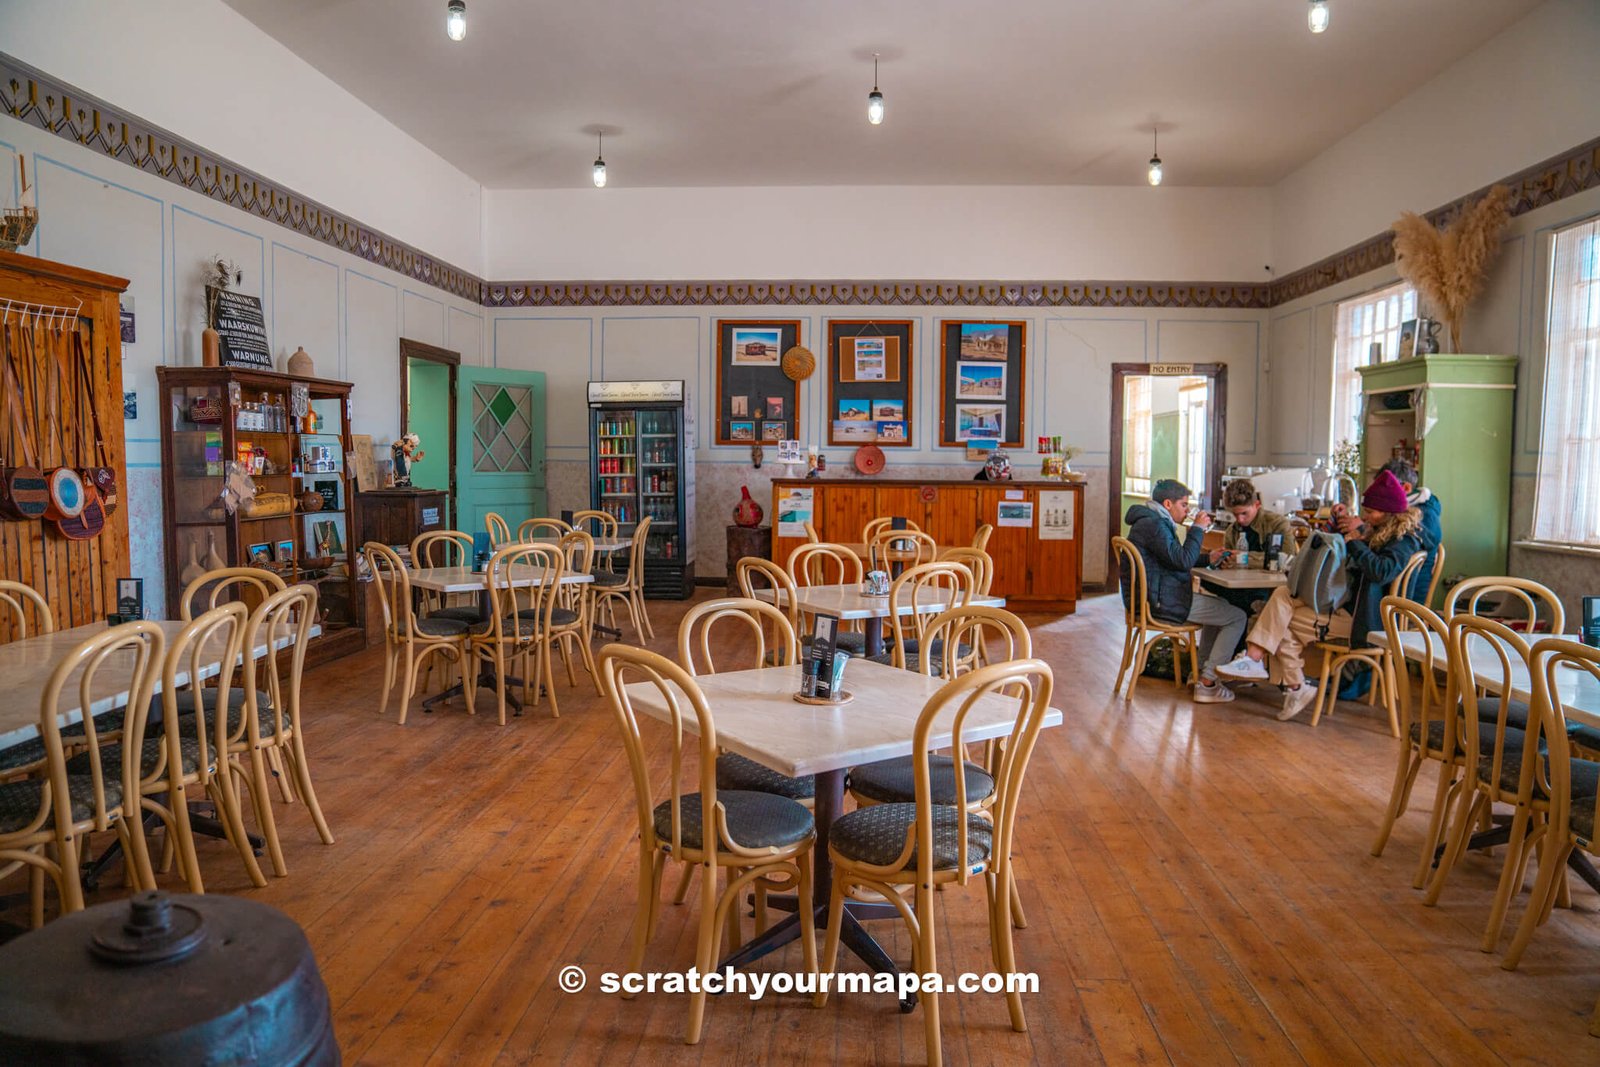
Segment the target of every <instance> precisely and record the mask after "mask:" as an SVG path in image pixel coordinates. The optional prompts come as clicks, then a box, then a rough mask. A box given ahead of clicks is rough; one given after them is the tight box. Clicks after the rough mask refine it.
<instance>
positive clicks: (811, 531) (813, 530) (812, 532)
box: [801, 519, 822, 544]
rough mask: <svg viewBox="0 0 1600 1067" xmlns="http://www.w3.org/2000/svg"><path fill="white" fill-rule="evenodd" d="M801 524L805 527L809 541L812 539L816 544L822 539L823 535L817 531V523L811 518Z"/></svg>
mask: <svg viewBox="0 0 1600 1067" xmlns="http://www.w3.org/2000/svg"><path fill="white" fill-rule="evenodd" d="M801 525H802V526H804V527H805V531H806V540H807V541H810V542H811V543H812V544H816V543H817V542H818V541H821V540H822V535H821V534H819V533H818V532H817V524H816V523H814V522H812V521H811V520H810V519H807V520H806V521H805V522H804V523H802V524H801Z"/></svg>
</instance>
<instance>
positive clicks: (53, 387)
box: [33, 332, 85, 532]
mask: <svg viewBox="0 0 1600 1067" xmlns="http://www.w3.org/2000/svg"><path fill="white" fill-rule="evenodd" d="M59 336H60V335H59V334H58V335H57V337H58V338H59ZM33 350H34V356H35V358H36V359H37V361H38V362H39V363H41V364H43V366H44V368H45V387H46V395H45V409H44V421H45V422H46V423H47V424H49V427H50V432H51V433H52V434H53V435H54V436H55V439H56V454H57V456H58V457H59V458H60V459H61V461H62V462H61V463H60V464H59V465H57V466H54V467H51V468H49V469H48V470H46V471H45V472H44V477H45V483H46V484H47V485H48V486H49V488H50V504H49V506H48V507H46V508H45V512H44V517H45V521H46V522H49V523H51V524H53V525H54V526H55V527H56V530H57V531H58V532H60V531H61V523H62V522H64V521H70V520H73V519H76V518H77V517H78V516H79V515H81V514H83V505H84V495H85V494H84V487H83V478H82V477H80V476H79V474H78V472H77V471H76V470H74V469H73V468H72V466H71V459H72V457H71V456H70V455H69V454H68V452H67V441H66V436H65V435H64V434H63V433H62V432H61V420H60V419H58V418H57V417H56V413H57V412H59V411H60V410H61V363H60V360H59V359H57V357H56V356H55V353H54V351H53V350H52V348H51V345H50V342H49V340H48V339H46V340H45V341H44V343H43V344H41V343H40V340H39V335H38V333H37V332H35V334H34V348H33Z"/></svg>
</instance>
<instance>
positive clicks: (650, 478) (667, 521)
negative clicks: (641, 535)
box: [639, 410, 683, 559]
mask: <svg viewBox="0 0 1600 1067" xmlns="http://www.w3.org/2000/svg"><path fill="white" fill-rule="evenodd" d="M678 414H679V413H678V412H677V411H675V410H653V411H641V412H640V413H639V457H640V460H639V483H640V484H639V498H640V502H641V505H642V508H643V513H644V515H645V516H648V517H649V518H650V520H651V523H650V536H649V538H648V540H646V542H645V548H644V553H645V557H646V558H647V559H677V558H678V557H679V556H680V554H681V551H680V550H681V541H680V539H679V524H680V522H681V521H682V516H681V515H680V514H679V511H680V508H679V503H678V501H679V496H680V493H681V490H682V488H683V487H682V486H681V485H680V484H679V479H680V477H681V474H682V471H681V467H680V461H681V459H682V457H681V456H680V455H679V454H678V449H679V435H678Z"/></svg>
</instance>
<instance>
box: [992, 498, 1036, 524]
mask: <svg viewBox="0 0 1600 1067" xmlns="http://www.w3.org/2000/svg"><path fill="white" fill-rule="evenodd" d="M994 521H995V525H996V526H1032V525H1033V501H1031V500H1002V501H1000V503H999V504H997V505H995V520H994Z"/></svg>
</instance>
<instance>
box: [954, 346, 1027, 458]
mask: <svg viewBox="0 0 1600 1067" xmlns="http://www.w3.org/2000/svg"><path fill="white" fill-rule="evenodd" d="M1027 326H1028V324H1027V323H1025V322H1022V321H1019V320H1001V321H996V320H991V319H985V320H977V319H945V320H942V321H940V323H939V444H941V445H944V446H947V447H951V448H965V447H967V446H968V445H969V444H980V445H981V444H992V445H993V446H995V447H1005V448H1021V447H1022V442H1023V435H1024V429H1025V428H1024V426H1023V406H1022V398H1023V393H1024V390H1023V386H1024V384H1025V375H1026V369H1027V358H1028V357H1027Z"/></svg>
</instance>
